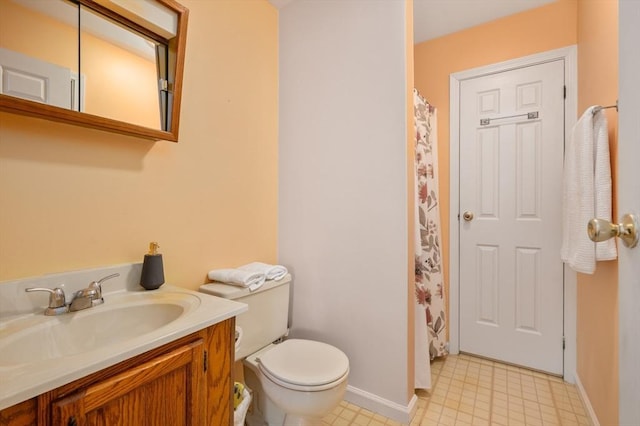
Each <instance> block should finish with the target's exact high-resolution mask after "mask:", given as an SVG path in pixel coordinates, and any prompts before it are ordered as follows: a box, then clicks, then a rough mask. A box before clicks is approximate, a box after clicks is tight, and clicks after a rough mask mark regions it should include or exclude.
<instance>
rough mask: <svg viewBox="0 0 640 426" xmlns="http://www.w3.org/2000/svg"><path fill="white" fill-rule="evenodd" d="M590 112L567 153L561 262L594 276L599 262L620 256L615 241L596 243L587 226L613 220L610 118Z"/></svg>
mask: <svg viewBox="0 0 640 426" xmlns="http://www.w3.org/2000/svg"><path fill="white" fill-rule="evenodd" d="M594 108H595V107H594V106H592V107H589V108H587V110H586V111H585V112H584V114H582V117H580V119H579V120H578V122H577V123H576V125H575V126H574V128H573V131H572V135H571V139H570V141H569V145H568V147H567V149H566V152H565V163H564V178H563V206H562V214H563V217H562V248H561V253H560V254H561V258H562V260H563V261H564V262H565V263H567V264H568V265H569V266H570V267H571V268H572V269H574V270H575V271H577V272H582V273H585V274H593V273H594V272H595V269H596V260H612V259H615V258H616V256H617V251H616V245H615V241H614V240H613V239H611V240H607V241H603V242H601V243H593V242H592V241H591V240H590V239H589V237H588V235H587V224H588V223H589V220H590V219H591V218H593V217H597V218H600V219H607V220H611V165H610V163H609V137H608V128H607V118H606V116H605V114H604V112H602V111H598V112H596V113H595V114H594V113H593V110H594Z"/></svg>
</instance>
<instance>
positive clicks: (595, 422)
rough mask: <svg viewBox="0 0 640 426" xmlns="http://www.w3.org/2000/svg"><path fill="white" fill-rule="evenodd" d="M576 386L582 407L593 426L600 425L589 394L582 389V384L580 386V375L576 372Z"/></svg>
mask: <svg viewBox="0 0 640 426" xmlns="http://www.w3.org/2000/svg"><path fill="white" fill-rule="evenodd" d="M575 379H576V388H577V389H578V395H580V399H581V400H582V404H583V405H584V408H585V409H586V410H587V415H588V416H589V420H590V421H591V424H592V425H593V426H600V422H599V421H598V416H596V412H595V410H594V409H593V406H592V405H591V401H589V396H588V395H587V391H585V390H584V386H582V382H581V381H580V376H578V373H577V372H576V375H575Z"/></svg>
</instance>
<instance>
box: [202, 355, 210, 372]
mask: <svg viewBox="0 0 640 426" xmlns="http://www.w3.org/2000/svg"><path fill="white" fill-rule="evenodd" d="M203 361H204V362H203V368H204V372H205V373H206V372H207V364H208V363H209V355H208V353H207V351H204V360H203Z"/></svg>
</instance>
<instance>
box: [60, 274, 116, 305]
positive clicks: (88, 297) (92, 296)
mask: <svg viewBox="0 0 640 426" xmlns="http://www.w3.org/2000/svg"><path fill="white" fill-rule="evenodd" d="M119 276H120V274H117V273H116V274H111V275H107V276H106V277H104V278H101V279H100V280H98V281H92V282H91V284H89V286H87V288H85V289H83V290H79V291H76V292H75V293H74V294H73V300H71V304H70V305H69V312H76V311H81V310H83V309H87V308H91V307H93V306H96V305H101V304H103V303H104V298H103V297H102V282H103V281H106V280H110V279H111V278H115V277H119Z"/></svg>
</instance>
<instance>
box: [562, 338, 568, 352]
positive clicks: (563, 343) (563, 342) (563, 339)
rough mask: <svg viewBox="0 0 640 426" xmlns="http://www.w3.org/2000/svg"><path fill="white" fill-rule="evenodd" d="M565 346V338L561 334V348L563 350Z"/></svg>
mask: <svg viewBox="0 0 640 426" xmlns="http://www.w3.org/2000/svg"><path fill="white" fill-rule="evenodd" d="M566 347H567V344H566V339H565V338H564V336H562V350H564V349H565V348H566Z"/></svg>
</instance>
